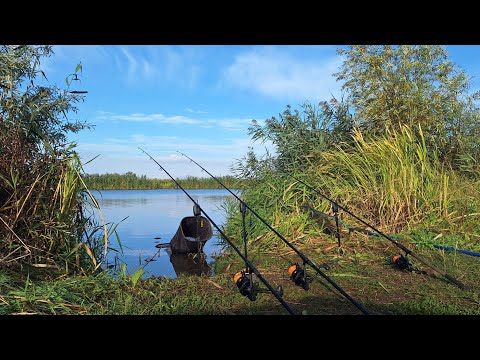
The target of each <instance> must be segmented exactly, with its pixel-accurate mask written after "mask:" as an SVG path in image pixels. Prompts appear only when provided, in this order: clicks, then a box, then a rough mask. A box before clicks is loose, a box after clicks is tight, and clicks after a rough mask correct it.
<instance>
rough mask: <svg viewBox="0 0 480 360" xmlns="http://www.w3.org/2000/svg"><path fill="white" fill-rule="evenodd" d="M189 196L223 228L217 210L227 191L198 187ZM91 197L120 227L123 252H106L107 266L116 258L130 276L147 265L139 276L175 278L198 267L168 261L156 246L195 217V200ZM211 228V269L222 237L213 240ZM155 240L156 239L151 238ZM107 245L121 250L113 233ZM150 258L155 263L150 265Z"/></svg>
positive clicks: (167, 192)
mask: <svg viewBox="0 0 480 360" xmlns="http://www.w3.org/2000/svg"><path fill="white" fill-rule="evenodd" d="M187 192H188V193H189V194H190V196H192V198H193V199H194V200H195V201H197V202H198V203H199V205H200V206H201V207H202V209H203V210H204V211H205V212H206V213H207V214H208V216H210V218H212V220H213V221H214V222H215V223H216V224H217V225H218V226H221V225H222V224H223V222H224V220H225V213H224V211H223V210H222V209H221V207H220V206H221V204H223V202H224V201H225V199H226V198H227V197H228V196H230V197H231V196H232V195H231V194H229V193H228V191H226V190H223V189H221V190H219V189H201V190H187ZM95 196H96V198H97V200H98V202H99V205H100V208H101V210H102V213H103V216H104V218H105V221H106V222H107V223H110V224H112V223H113V224H117V223H119V224H118V226H117V228H116V230H117V234H118V236H119V238H120V240H121V244H122V247H123V254H121V253H120V252H118V253H116V252H114V251H110V252H109V255H108V257H107V259H108V263H109V264H113V263H114V262H115V257H117V259H116V263H117V264H119V263H120V264H121V263H122V262H124V263H125V264H126V265H127V271H128V272H129V273H130V274H132V273H133V272H135V271H136V270H137V269H138V268H139V267H140V266H142V265H145V264H146V265H145V267H144V271H145V275H144V276H143V278H147V277H150V276H152V275H153V276H156V277H158V276H163V277H170V278H175V277H177V276H178V275H179V274H178V273H182V272H189V271H190V272H191V269H192V268H193V269H198V267H197V265H196V263H194V262H193V260H192V261H189V260H188V259H185V257H183V258H182V257H171V256H170V253H169V251H168V250H167V249H158V248H156V247H155V245H157V244H158V243H168V242H170V239H171V238H172V237H173V235H174V234H175V232H176V231H177V229H178V226H179V224H180V221H181V219H182V218H183V217H185V216H192V215H193V202H192V201H191V200H190V199H189V198H188V197H187V196H186V195H185V193H184V192H183V191H182V190H179V189H162V190H102V191H99V192H95ZM125 218H126V219H125ZM123 219H125V220H123ZM122 220H123V221H122ZM212 228H213V231H214V236H213V237H212V238H211V239H210V240H208V241H207V243H206V245H205V247H204V252H205V255H206V258H205V260H206V262H204V265H205V266H207V267H209V268H211V266H212V263H213V260H214V259H213V257H212V255H215V254H216V253H218V252H219V250H220V249H221V244H220V239H219V238H217V237H216V236H215V233H216V229H215V227H214V226H213V225H212ZM156 237H160V239H157V240H156V239H154V238H156ZM110 242H111V246H112V247H114V248H116V249H119V246H118V244H117V241H116V238H115V235H110ZM152 258H153V259H154V261H148V260H149V259H152ZM194 265H195V266H194Z"/></svg>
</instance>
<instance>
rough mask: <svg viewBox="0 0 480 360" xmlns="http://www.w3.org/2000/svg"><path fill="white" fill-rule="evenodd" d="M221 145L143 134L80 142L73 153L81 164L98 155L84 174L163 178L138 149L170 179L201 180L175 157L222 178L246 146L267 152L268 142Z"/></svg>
mask: <svg viewBox="0 0 480 360" xmlns="http://www.w3.org/2000/svg"><path fill="white" fill-rule="evenodd" d="M224 140H225V143H223V144H219V143H218V142H214V141H210V142H209V141H207V140H205V139H202V141H204V142H199V139H197V138H195V139H192V138H184V137H181V138H180V137H176V136H149V135H145V134H132V135H130V136H127V137H125V138H115V139H105V141H104V142H103V143H80V144H79V145H78V147H77V150H78V152H79V154H80V157H81V160H82V161H83V162H84V163H85V162H87V161H88V160H90V159H92V158H94V157H95V156H97V155H99V154H100V156H99V157H98V158H96V159H95V160H94V161H92V162H91V163H89V164H87V165H85V166H84V169H85V171H86V172H87V173H107V172H110V173H114V172H115V173H126V172H128V171H132V172H134V173H137V174H139V175H143V174H145V175H147V176H148V177H163V178H166V175H165V174H164V173H163V172H161V171H159V169H158V166H156V164H155V163H154V162H152V161H151V160H150V159H149V158H148V157H147V156H146V155H145V154H143V153H142V152H141V150H140V149H139V148H138V147H139V146H140V147H142V148H143V149H144V150H145V151H147V152H148V153H149V154H150V155H152V157H153V158H154V159H155V160H157V161H158V162H159V163H160V164H161V165H162V166H165V168H166V169H167V171H169V172H170V171H171V174H172V175H173V176H174V177H186V176H189V175H192V176H199V177H205V176H206V175H205V173H204V172H202V171H201V169H200V168H198V167H197V166H195V165H194V164H192V163H191V162H190V160H188V159H187V158H185V157H184V156H182V155H181V154H179V153H178V152H177V151H181V152H184V153H185V154H187V155H188V156H191V157H192V158H193V159H195V160H196V161H198V162H199V163H200V164H202V165H203V166H205V168H206V169H207V170H208V171H210V172H211V173H212V174H214V175H226V174H229V173H230V168H231V166H232V164H233V163H234V162H236V160H238V159H240V158H242V157H243V156H244V155H245V154H246V152H247V151H248V148H249V147H253V149H254V151H256V152H257V153H263V152H264V149H265V148H268V149H269V151H271V150H272V148H273V146H272V144H271V143H266V144H263V145H261V144H259V143H252V142H251V141H250V140H249V139H248V138H230V139H224Z"/></svg>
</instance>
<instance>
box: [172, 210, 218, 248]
mask: <svg viewBox="0 0 480 360" xmlns="http://www.w3.org/2000/svg"><path fill="white" fill-rule="evenodd" d="M212 236H213V230H212V225H211V224H210V221H208V219H207V218H205V217H203V216H187V217H184V218H183V219H182V221H180V226H179V227H178V229H177V232H176V233H175V235H174V236H173V238H172V240H170V249H171V250H172V254H189V253H196V252H198V251H202V249H203V246H204V245H205V243H206V242H207V241H208V240H210V239H211V237H212ZM199 246H200V249H199V248H198V247H199Z"/></svg>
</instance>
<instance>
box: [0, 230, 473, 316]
mask: <svg viewBox="0 0 480 360" xmlns="http://www.w3.org/2000/svg"><path fill="white" fill-rule="evenodd" d="M332 245H334V246H333V247H332ZM407 246H408V247H410V248H412V249H414V246H413V245H411V244H408V245H407ZM301 250H302V251H304V253H305V254H307V255H308V256H309V257H310V258H311V259H312V260H313V261H314V262H315V263H317V264H322V263H328V264H329V265H330V267H331V269H330V270H329V271H326V270H325V271H324V272H325V274H327V275H328V276H329V277H330V278H331V279H332V280H334V281H335V282H336V283H337V284H338V285H339V286H341V287H342V288H343V289H344V290H345V291H346V292H347V293H348V294H349V295H351V296H352V297H353V298H354V299H355V300H357V301H358V302H360V303H362V304H363V305H364V306H365V307H366V309H367V310H368V311H369V312H370V313H372V314H384V315H392V314H398V315H401V314H408V315H424V314H429V315H446V314H469V315H479V314H480V302H479V295H478V294H479V291H480V279H479V278H478V276H477V274H478V273H479V272H480V262H479V261H478V259H477V258H474V257H470V256H465V255H460V254H452V253H445V252H442V251H438V250H436V251H432V250H430V249H428V248H421V249H416V251H417V252H418V253H419V255H421V256H423V257H425V258H426V259H427V260H428V261H430V262H432V263H433V264H435V265H436V266H438V267H440V268H441V269H443V270H445V271H447V272H449V273H450V274H451V275H452V276H454V277H456V278H457V279H458V280H460V281H462V282H464V283H465V284H467V285H468V286H470V287H472V288H473V292H469V291H463V290H461V289H459V288H457V287H456V286H454V285H452V284H450V283H449V282H447V281H446V280H445V279H444V278H443V277H442V276H440V275H438V274H436V273H434V272H433V271H431V270H429V269H428V268H426V267H424V266H422V265H421V264H420V263H418V262H416V266H418V267H419V268H421V269H422V270H425V271H426V272H427V274H417V273H408V272H403V271H399V270H397V269H395V267H394V266H393V264H392V262H391V258H392V256H393V255H395V254H398V253H399V251H397V250H398V249H397V248H396V247H394V246H392V245H391V244H389V243H384V242H382V241H379V240H378V239H376V240H370V239H369V240H367V241H366V240H365V239H362V238H350V239H346V240H345V242H344V245H343V251H341V252H339V251H338V249H337V247H336V246H335V239H334V238H333V237H328V236H324V237H322V238H317V239H315V240H312V241H311V242H309V244H308V246H302V247H301ZM250 254H251V259H252V261H253V262H254V264H255V266H256V267H257V268H258V269H259V270H260V271H261V272H262V274H263V275H264V277H265V278H266V279H267V281H269V282H270V283H271V284H272V285H273V286H274V287H276V286H278V285H281V286H282V288H283V290H284V300H285V301H286V302H287V303H289V304H290V306H291V307H292V308H293V309H294V311H295V312H297V313H299V314H300V313H302V312H304V313H305V312H306V313H307V314H311V315H314V314H333V315H335V314H337V315H340V314H352V315H356V314H359V313H360V312H359V311H358V309H357V308H356V307H354V306H353V305H352V304H351V303H350V302H348V301H347V300H346V299H345V298H343V297H342V296H341V295H340V294H339V293H338V292H336V291H335V290H334V289H333V287H331V286H330V285H328V284H327V282H326V281H325V280H324V279H323V278H321V277H319V276H317V277H316V278H315V279H314V280H313V282H312V283H311V286H310V290H309V291H304V290H303V289H301V288H300V287H298V286H295V285H294V284H293V283H292V282H291V281H290V279H289V276H288V273H287V269H288V266H289V265H290V264H291V263H293V262H296V261H300V259H298V256H296V255H295V254H293V253H292V252H291V251H287V250H282V251H281V252H280V253H279V252H278V251H276V252H272V251H270V252H265V251H260V250H255V249H252V250H251V252H250ZM243 267H244V263H243V262H242V260H241V259H240V258H239V257H238V256H237V255H235V254H229V253H226V254H223V255H221V256H220V257H219V258H218V259H217V262H216V264H215V271H216V275H214V276H213V277H210V278H207V277H205V276H202V277H197V276H181V277H179V278H177V279H167V278H153V277H152V278H149V279H145V280H140V281H138V283H136V285H134V283H133V281H132V278H131V277H130V276H128V277H127V278H125V279H123V280H121V279H116V280H115V279H113V278H112V277H111V276H109V275H108V274H107V273H106V272H101V273H99V274H97V275H89V276H70V277H65V276H62V277H59V278H51V277H46V276H45V275H41V273H40V272H39V270H35V269H32V272H31V273H30V275H27V274H25V273H22V274H18V273H13V272H11V271H8V270H6V269H2V270H0V314H26V313H35V314H97V315H105V314H119V315H126V314H143V315H230V314H237V315H242V314H259V315H270V314H279V315H284V314H287V312H286V311H285V309H284V308H283V307H282V306H281V305H280V303H279V302H278V301H277V300H276V299H275V298H274V297H273V295H271V294H270V293H261V294H259V296H258V299H257V300H256V301H255V302H252V301H250V300H248V299H247V298H246V297H244V296H242V295H241V294H240V293H239V292H238V289H237V287H236V285H235V284H234V283H233V275H234V274H235V273H236V272H237V271H238V270H240V269H242V268H243ZM308 271H309V273H310V274H311V275H313V272H312V271H311V269H309V270H308ZM261 287H263V285H261ZM263 288H264V287H263Z"/></svg>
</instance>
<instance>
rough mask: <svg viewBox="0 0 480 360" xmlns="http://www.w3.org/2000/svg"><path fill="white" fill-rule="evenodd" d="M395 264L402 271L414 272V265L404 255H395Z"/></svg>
mask: <svg viewBox="0 0 480 360" xmlns="http://www.w3.org/2000/svg"><path fill="white" fill-rule="evenodd" d="M392 260H393V262H394V263H395V265H397V267H398V268H399V269H400V270H407V271H413V270H414V269H413V265H412V264H411V263H410V261H409V260H408V258H407V257H406V256H404V255H395V256H394V257H393V259H392Z"/></svg>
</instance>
